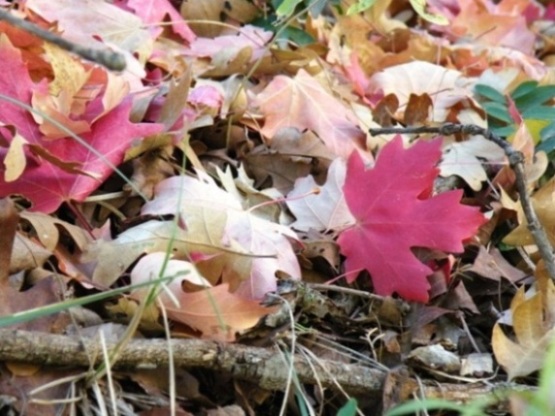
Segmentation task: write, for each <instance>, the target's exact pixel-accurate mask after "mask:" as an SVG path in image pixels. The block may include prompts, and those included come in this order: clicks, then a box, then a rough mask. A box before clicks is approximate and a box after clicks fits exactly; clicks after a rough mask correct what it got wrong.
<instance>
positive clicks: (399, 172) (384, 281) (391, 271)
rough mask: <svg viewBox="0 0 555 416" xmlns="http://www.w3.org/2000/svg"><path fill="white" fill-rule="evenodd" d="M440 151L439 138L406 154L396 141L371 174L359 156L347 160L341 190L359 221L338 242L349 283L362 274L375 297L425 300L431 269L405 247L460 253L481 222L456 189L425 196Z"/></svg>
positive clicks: (460, 192) (479, 215)
mask: <svg viewBox="0 0 555 416" xmlns="http://www.w3.org/2000/svg"><path fill="white" fill-rule="evenodd" d="M440 146H441V141H440V140H435V141H430V142H424V141H419V142H417V143H416V144H415V145H414V146H413V147H411V148H409V149H406V150H405V149H403V145H402V140H401V138H400V137H397V138H396V139H394V140H393V141H392V142H390V143H388V144H387V145H386V146H385V147H384V148H383V149H382V151H381V153H380V155H379V157H378V160H377V162H376V165H375V167H374V168H373V169H369V170H365V167H364V163H363V161H362V159H361V158H360V156H359V155H358V154H357V153H353V155H351V157H350V158H349V161H348V164H347V177H346V180H345V186H344V192H345V199H346V201H347V206H348V207H349V209H350V211H351V213H352V214H353V216H354V217H355V218H356V221H357V223H356V224H355V225H354V226H353V227H352V228H349V229H347V230H346V231H343V232H342V233H341V235H340V236H339V239H338V243H339V245H340V247H341V253H342V254H343V255H345V256H346V260H345V273H346V275H347V280H348V281H350V282H352V281H353V280H355V279H356V277H357V274H358V272H360V271H362V270H368V271H369V272H370V274H371V276H372V281H373V283H374V288H375V291H376V293H377V294H379V295H383V296H386V295H391V294H392V293H393V292H397V293H398V294H399V295H400V296H402V297H403V298H405V299H407V300H415V301H419V302H426V301H427V300H428V293H427V292H428V289H429V288H430V285H429V283H428V280H427V278H426V277H427V276H428V275H430V274H432V269H430V268H429V267H428V266H426V265H424V264H423V263H422V262H420V261H419V260H418V259H417V258H416V257H415V255H414V254H413V253H412V251H411V249H412V248H415V247H427V248H431V249H436V250H442V251H447V252H462V251H463V244H462V241H463V240H466V239H469V238H471V237H472V236H473V235H475V233H476V231H477V230H478V228H479V227H480V225H482V224H484V222H485V218H484V216H483V215H482V214H481V213H480V212H479V209H477V208H474V207H468V206H464V205H461V204H460V202H459V201H460V199H461V196H462V191H460V190H456V191H451V192H446V193H443V194H440V195H436V196H432V195H431V189H432V186H433V182H434V179H435V177H436V176H437V173H438V169H437V168H436V167H435V165H436V163H437V160H438V159H439V157H440V150H439V148H440Z"/></svg>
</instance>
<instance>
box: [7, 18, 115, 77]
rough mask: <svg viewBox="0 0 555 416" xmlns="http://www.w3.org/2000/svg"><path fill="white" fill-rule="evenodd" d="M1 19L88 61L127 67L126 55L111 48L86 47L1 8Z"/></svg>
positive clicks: (106, 65) (111, 67) (111, 66)
mask: <svg viewBox="0 0 555 416" xmlns="http://www.w3.org/2000/svg"><path fill="white" fill-rule="evenodd" d="M0 20H5V21H6V22H8V23H9V24H11V25H13V26H16V27H18V28H20V29H22V30H24V31H26V32H29V33H31V34H33V35H35V36H37V37H39V38H41V39H43V40H45V41H46V42H50V43H52V44H54V45H56V46H59V47H60V48H62V49H65V50H66V51H68V52H71V53H74V54H76V55H79V56H80V57H82V58H84V59H87V60H88V61H92V62H96V63H98V64H100V65H103V66H105V67H106V68H108V69H111V70H114V71H123V70H124V69H125V57H124V56H123V55H122V54H121V53H118V52H114V51H111V50H109V49H93V48H85V47H83V46H81V45H78V44H76V43H73V42H70V41H68V40H66V39H64V38H62V37H60V36H58V35H56V34H54V33H52V32H49V31H47V30H44V29H41V28H40V27H38V26H36V25H34V24H33V23H31V22H28V21H26V20H23V19H20V18H18V17H15V16H13V15H12V14H10V13H9V12H8V11H6V10H2V9H0Z"/></svg>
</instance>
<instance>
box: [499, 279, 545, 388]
mask: <svg viewBox="0 0 555 416" xmlns="http://www.w3.org/2000/svg"><path fill="white" fill-rule="evenodd" d="M545 286H546V287H545V289H543V290H540V291H537V292H536V293H534V294H532V296H531V297H530V296H527V295H525V293H524V288H523V287H521V288H520V289H519V291H518V292H517V294H516V295H515V297H514V299H513V302H512V303H511V313H512V325H513V330H514V333H515V339H514V340H512V339H510V338H509V337H508V336H507V335H506V334H505V333H504V331H503V330H502V329H501V325H500V323H499V322H497V323H496V324H495V326H494V328H493V335H492V346H493V352H494V354H495V358H496V359H497V361H498V362H499V364H501V366H502V367H503V368H504V369H505V371H507V374H508V375H509V379H514V378H515V377H521V376H526V375H529V374H530V373H532V372H534V371H537V370H539V369H540V368H541V367H542V364H543V361H544V357H545V353H546V351H547V348H548V347H549V345H550V343H551V342H552V341H553V339H555V327H554V323H555V322H553V313H552V312H553V311H551V309H552V306H550V305H553V304H555V286H554V284H553V281H551V280H549V281H547V282H546V283H545ZM546 308H547V309H546Z"/></svg>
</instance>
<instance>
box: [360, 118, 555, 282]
mask: <svg viewBox="0 0 555 416" xmlns="http://www.w3.org/2000/svg"><path fill="white" fill-rule="evenodd" d="M369 132H370V134H371V135H373V136H375V135H378V134H393V133H403V134H420V133H435V134H441V135H443V136H450V135H452V134H457V133H462V134H473V135H480V136H484V137H485V138H486V139H488V140H490V141H492V142H494V143H495V144H497V145H499V146H500V147H501V148H502V149H503V150H504V151H505V154H506V155H507V157H508V158H509V165H510V166H511V168H512V169H513V171H514V173H515V176H516V188H517V191H518V195H519V196H520V204H521V205H522V210H523V211H524V216H525V217H526V221H527V222H528V230H529V231H530V234H532V237H533V238H534V241H535V243H536V245H537V246H538V251H539V252H540V255H541V257H542V259H543V261H544V262H545V266H546V269H547V272H548V273H549V277H551V279H552V280H554V281H555V256H554V255H553V247H552V246H551V243H550V242H549V238H548V237H547V234H546V232H545V229H544V228H543V226H542V225H541V223H540V221H539V219H538V216H537V215H536V212H535V211H534V207H533V206H532V201H531V199H530V196H529V195H528V192H527V190H526V174H525V172H524V155H523V154H522V153H521V152H519V151H517V150H515V148H514V147H513V146H512V145H511V144H510V143H509V142H507V141H506V140H503V139H502V138H501V137H499V136H498V135H496V134H494V133H493V132H492V131H491V130H488V129H485V128H483V127H480V126H476V125H474V124H453V123H447V124H444V125H442V126H439V127H426V126H424V127H403V128H379V129H369Z"/></svg>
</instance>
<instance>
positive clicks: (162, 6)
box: [127, 0, 196, 42]
mask: <svg viewBox="0 0 555 416" xmlns="http://www.w3.org/2000/svg"><path fill="white" fill-rule="evenodd" d="M127 6H128V7H130V8H131V9H133V10H134V11H135V14H136V15H137V16H139V17H140V18H141V19H142V20H143V22H145V23H147V24H149V25H156V24H160V23H162V21H163V20H164V18H165V17H166V15H168V16H169V18H170V21H171V22H172V29H173V31H174V32H175V33H177V34H178V35H179V36H181V37H182V38H183V39H184V40H186V41H187V42H192V41H194V40H195V38H196V36H195V34H194V33H193V31H192V30H191V29H190V28H189V26H187V23H185V21H184V20H183V17H181V15H180V14H179V13H178V12H177V10H175V8H174V7H173V6H172V5H171V3H170V2H169V1H168V0H130V1H129V2H128V4H127ZM157 29H158V30H159V32H162V28H161V27H160V28H157Z"/></svg>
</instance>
